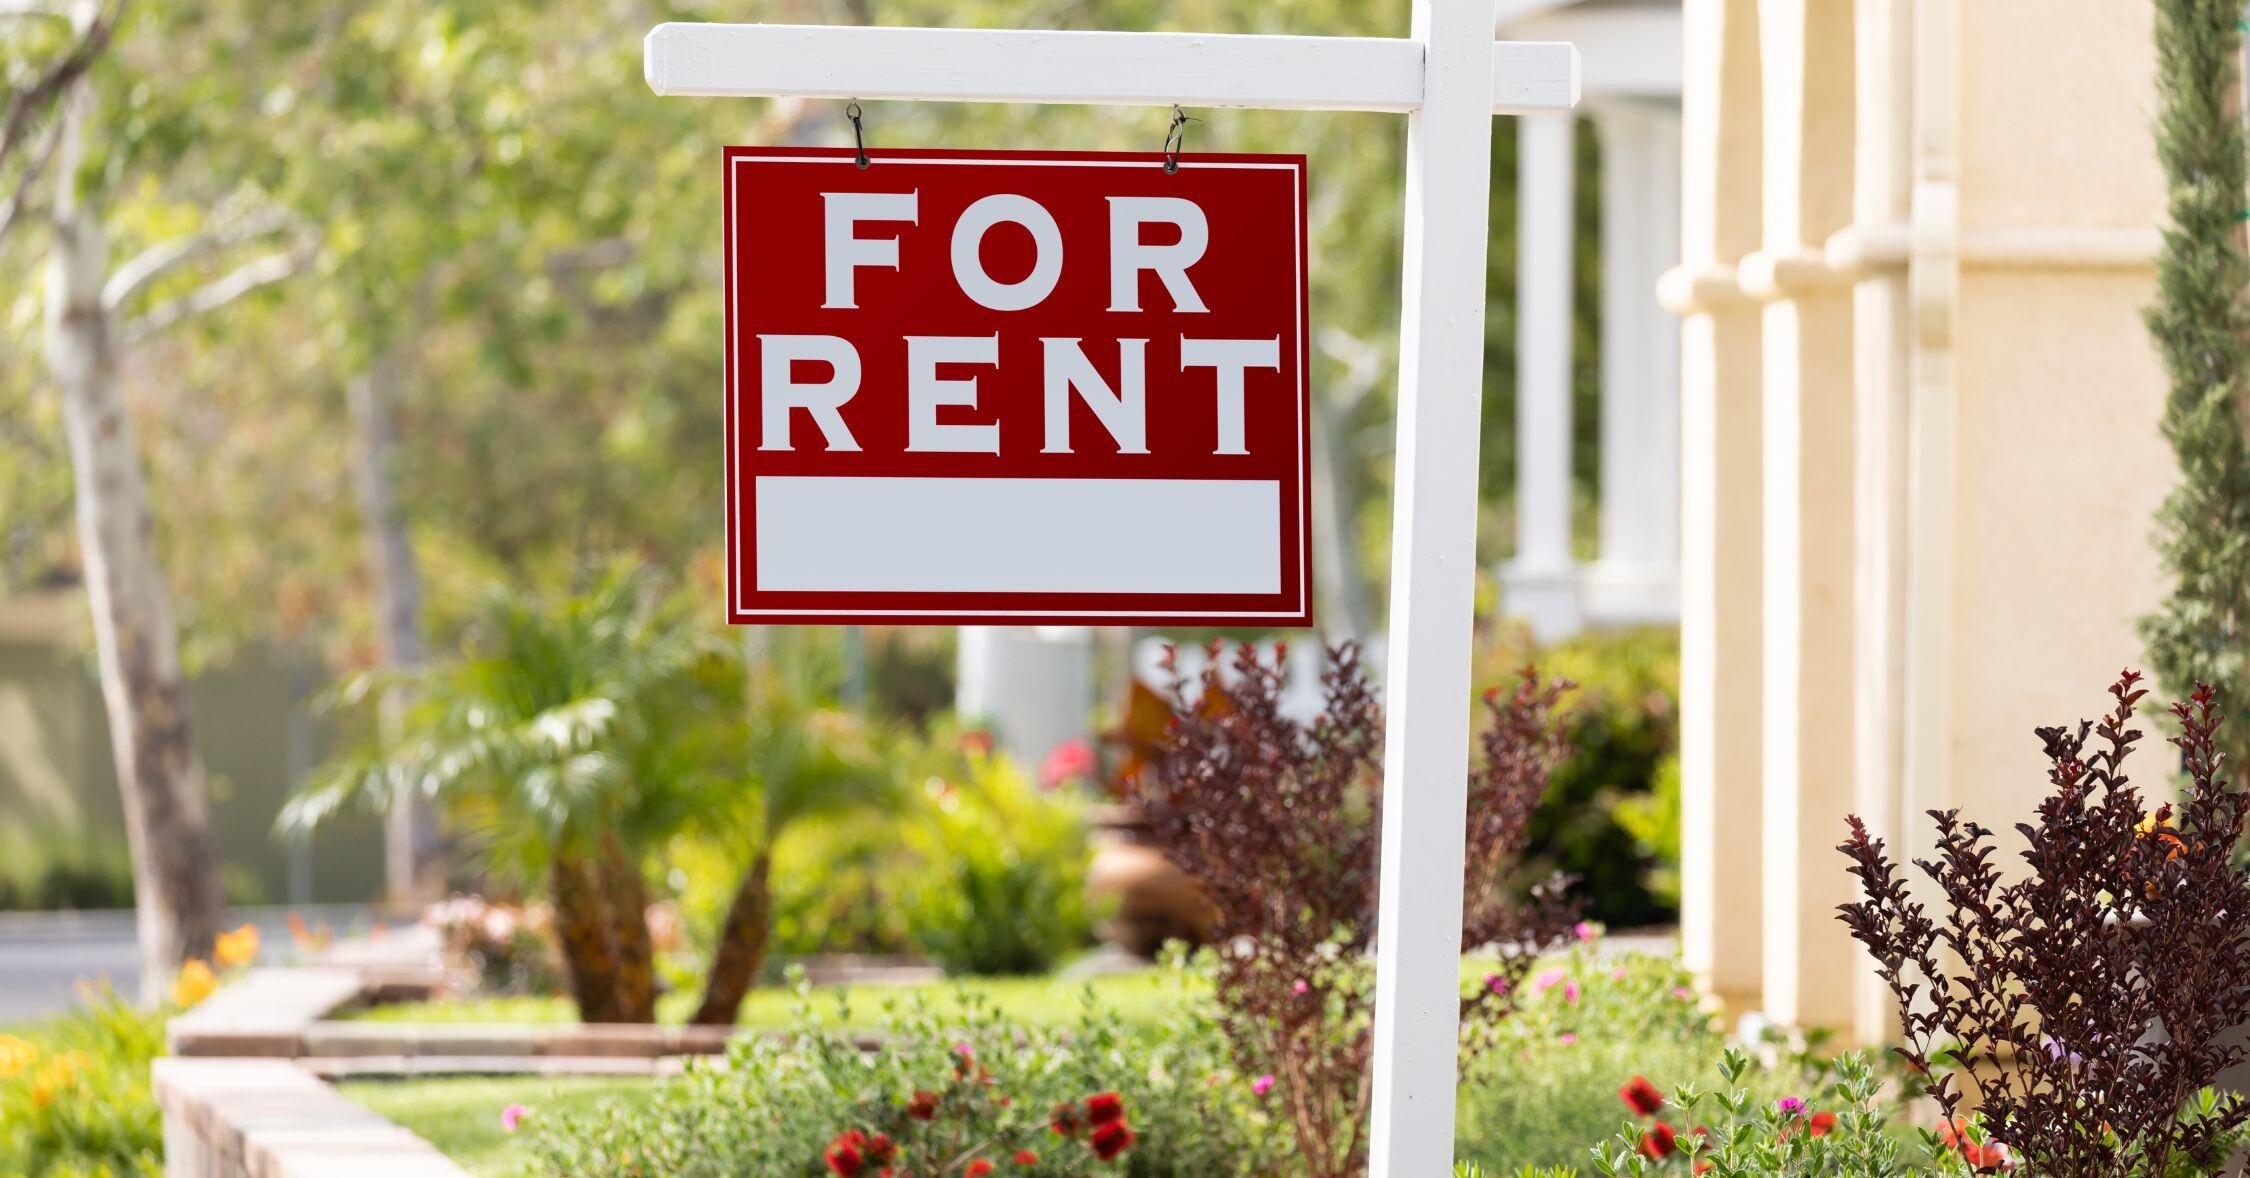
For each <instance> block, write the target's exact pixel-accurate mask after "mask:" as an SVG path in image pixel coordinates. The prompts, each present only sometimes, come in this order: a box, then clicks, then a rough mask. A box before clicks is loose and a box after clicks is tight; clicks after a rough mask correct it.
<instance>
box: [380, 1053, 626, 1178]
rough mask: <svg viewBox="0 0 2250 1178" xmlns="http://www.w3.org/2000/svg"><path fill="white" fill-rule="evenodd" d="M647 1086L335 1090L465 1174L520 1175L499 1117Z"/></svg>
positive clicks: (601, 1080) (507, 1080)
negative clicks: (507, 1111)
mask: <svg viewBox="0 0 2250 1178" xmlns="http://www.w3.org/2000/svg"><path fill="white" fill-rule="evenodd" d="M652 1083H654V1081H653V1080H649V1079H646V1078H640V1077H633V1078H619V1077H610V1076H602V1077H552V1076H450V1077H445V1078H441V1079H421V1080H395V1081H394V1080H347V1081H345V1082H343V1083H341V1084H338V1085H336V1090H337V1091H338V1092H341V1093H343V1094H344V1095H345V1096H347V1097H349V1098H351V1099H352V1100H355V1101H357V1102H359V1103H360V1104H362V1105H365V1106H366V1107H367V1108H369V1109H372V1110H374V1111H375V1112H377V1113H380V1114H382V1115H383V1116H385V1117H388V1118H389V1119H390V1120H392V1121H394V1122H396V1123H398V1124H400V1125H403V1126H405V1127H406V1128H408V1129H411V1130H413V1131H414V1132H415V1133H417V1134H419V1135H421V1136H422V1137H423V1138H424V1139H426V1140H428V1141H429V1142H430V1144H432V1145H435V1146H437V1147H438V1148H439V1149H441V1150H443V1151H445V1154H446V1156H447V1157H450V1158H452V1159H453V1160H454V1161H455V1162H458V1163H460V1165H461V1167H462V1168H463V1169H465V1170H468V1171H469V1172H470V1173H472V1174H482V1175H502V1174H506V1175H516V1174H522V1173H524V1172H525V1167H524V1162H523V1159H522V1158H520V1157H517V1156H515V1153H514V1151H513V1149H512V1147H513V1145H514V1141H513V1140H512V1139H511V1138H510V1137H509V1135H508V1132H507V1130H505V1129H503V1128H502V1127H501V1125H500V1110H502V1109H504V1108H506V1107H508V1106H509V1105H511V1104H520V1105H523V1106H525V1107H526V1108H530V1109H532V1110H534V1111H533V1113H532V1115H533V1116H558V1115H562V1114H565V1113H575V1112H584V1111H588V1110H591V1109H593V1108H595V1107H596V1106H598V1105H600V1104H601V1102H602V1101H604V1100H606V1099H608V1098H610V1097H613V1096H614V1097H627V1098H629V1097H632V1096H635V1095H638V1094H639V1093H642V1092H645V1091H647V1089H648V1086H649V1085H650V1084H652Z"/></svg>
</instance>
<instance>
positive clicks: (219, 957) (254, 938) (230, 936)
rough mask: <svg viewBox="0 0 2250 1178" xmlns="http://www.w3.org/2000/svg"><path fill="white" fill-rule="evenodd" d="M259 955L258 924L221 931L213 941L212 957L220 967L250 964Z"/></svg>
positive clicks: (228, 967)
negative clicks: (229, 931) (230, 930)
mask: <svg viewBox="0 0 2250 1178" xmlns="http://www.w3.org/2000/svg"><path fill="white" fill-rule="evenodd" d="M257 956H258V926H257V925H254V924H245V925H243V926H242V927H241V928H238V929H236V930H234V931H233V932H231V933H220V934H219V935H218V936H217V937H216V938H214V939H213V940H212V942H211V959H212V960H213V961H216V962H217V963H218V965H219V968H220V969H232V968H234V967H235V966H238V965H248V964H249V963H250V962H251V961H253V960H255V959H256V958H257Z"/></svg>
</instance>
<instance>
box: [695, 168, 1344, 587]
mask: <svg viewBox="0 0 2250 1178" xmlns="http://www.w3.org/2000/svg"><path fill="white" fill-rule="evenodd" d="M732 162H733V163H734V164H736V165H740V164H760V163H762V164H831V165H833V164H853V163H855V161H854V160H853V159H852V157H850V156H805V155H738V156H734V157H732ZM876 162H877V163H886V162H887V163H902V164H950V165H959V166H965V167H1039V168H1056V167H1079V168H1147V167H1152V166H1155V165H1153V164H1151V163H1150V162H1149V161H1147V160H1077V159H1002V158H990V157H988V158H984V159H953V158H946V157H937V156H908V155H889V154H886V155H883V156H881V157H880V158H879V159H878V160H877V161H876ZM1179 166H1180V167H1181V168H1183V169H1184V168H1206V169H1233V170H1237V171H1286V172H1289V173H1291V175H1290V181H1289V190H1290V195H1291V197H1293V198H1294V199H1292V200H1291V201H1290V202H1289V216H1290V219H1291V222H1292V224H1291V228H1292V229H1294V230H1295V232H1294V233H1293V234H1292V241H1293V243H1294V244H1293V245H1292V246H1291V248H1292V249H1294V250H1295V251H1296V254H1297V305H1298V307H1299V308H1302V309H1303V310H1302V312H1301V313H1300V314H1298V315H1294V316H1291V318H1290V328H1289V330H1290V334H1291V335H1292V337H1294V342H1295V343H1296V345H1297V350H1296V353H1295V355H1296V357H1297V447H1296V454H1297V479H1296V483H1297V512H1298V514H1297V521H1298V522H1297V530H1298V534H1299V536H1300V538H1301V542H1302V543H1303V544H1304V546H1305V550H1304V551H1302V552H1299V553H1298V554H1297V564H1298V573H1299V575H1298V578H1297V608H1296V609H1295V610H1203V609H1197V610H1186V609H1183V610H1178V611H1173V612H1177V613H1179V614H1180V615H1181V616H1183V617H1194V618H1239V619H1241V620H1244V621H1262V620H1268V619H1273V618H1299V617H1303V616H1305V614H1306V613H1307V612H1308V607H1309V605H1310V602H1309V600H1308V599H1309V597H1310V595H1311V593H1312V551H1311V546H1310V539H1309V537H1310V536H1311V530H1312V529H1311V522H1312V503H1311V499H1310V487H1311V483H1312V472H1311V470H1310V469H1309V468H1308V467H1307V466H1306V463H1307V461H1308V459H1307V452H1308V450H1309V448H1310V446H1311V444H1312V443H1311V438H1310V437H1309V436H1307V433H1306V430H1307V425H1306V421H1305V408H1306V406H1307V405H1308V404H1310V398H1311V396H1312V393H1311V389H1310V388H1309V385H1308V382H1309V381H1311V379H1312V374H1311V373H1310V372H1308V371H1307V369H1308V368H1309V367H1310V364H1309V363H1308V361H1309V356H1308V355H1307V351H1308V349H1307V345H1306V341H1305V339H1304V331H1305V326H1306V317H1307V316H1309V315H1310V314H1311V290H1310V289H1309V287H1308V286H1307V283H1306V274H1305V226H1304V210H1305V194H1304V184H1305V167H1304V165H1303V164H1302V163H1257V162H1252V161H1248V160H1240V161H1228V160H1194V159H1183V160H1180V161H1179ZM728 180H729V182H728V184H727V210H726V218H727V226H728V228H729V229H730V230H732V229H733V227H734V225H735V216H734V195H735V193H736V191H737V190H739V189H740V187H741V182H740V180H739V179H738V178H736V177H731V176H730V177H729V178H728ZM743 249H744V243H742V242H739V241H738V242H736V244H735V252H736V254H737V257H736V258H735V259H730V261H737V260H739V257H740V255H741V253H742V252H743ZM743 269H744V268H743V267H741V266H735V267H733V269H732V273H733V275H734V278H733V280H732V281H733V289H730V290H729V291H728V292H727V294H728V298H729V300H730V301H731V302H732V304H733V306H735V307H736V308H739V307H740V306H741V305H742V303H741V286H742V271H743ZM727 333H728V340H727V346H728V348H729V349H731V350H732V351H733V353H734V355H735V356H736V357H737V358H738V359H739V358H740V357H741V356H742V354H743V353H742V347H741V344H742V338H741V336H742V332H741V323H740V316H739V315H734V316H730V317H729V322H728V323H727ZM734 384H735V387H736V388H740V387H741V384H742V374H741V373H740V372H737V373H735V375H734ZM734 391H735V390H734V389H729V390H727V395H728V396H730V397H731V396H733V395H734ZM731 408H732V406H730V410H731ZM729 421H730V422H731V421H732V417H731V415H730V417H729ZM730 435H731V431H730ZM734 451H735V439H734V437H732V436H729V437H728V438H727V491H728V493H727V496H726V500H727V505H726V506H727V518H726V526H727V535H728V536H729V537H730V538H732V537H734V536H735V534H736V533H735V517H734V508H735V502H734V501H735V495H734V488H735V487H737V486H738V485H739V483H738V482H737V481H736V480H737V477H738V476H737V472H736V471H735V464H734ZM739 561H740V557H739V556H736V555H733V554H732V552H731V549H730V555H729V559H728V564H729V565H730V567H729V568H728V570H727V583H728V584H729V585H731V586H733V591H734V593H735V594H736V596H735V598H734V600H732V601H731V602H729V603H728V604H729V605H730V606H731V607H732V608H733V611H734V616H736V617H797V616H801V615H803V614H804V613H805V612H806V611H804V610H803V609H752V608H749V607H747V606H745V605H743V604H742V599H741V597H740V594H741V592H742V589H743V586H742V585H741V584H740V583H739V579H738V578H737V577H736V575H735V574H736V571H737V569H736V568H735V567H731V566H736V565H738V563H739ZM849 612H850V613H851V614H852V615H853V616H855V617H884V618H923V617H947V618H950V617H959V616H961V615H962V614H964V613H974V614H976V615H978V616H980V617H987V618H1157V617H1162V616H1164V614H1165V613H1166V612H1167V611H1166V610H1165V609H1163V608H1161V607H1159V608H1155V609H1126V610H1116V609H1111V610H1102V609H1017V610H1008V609H976V610H961V609H897V608H891V609H883V608H865V609H862V608H856V607H855V608H854V609H852V610H850V611H849Z"/></svg>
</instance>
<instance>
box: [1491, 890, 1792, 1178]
mask: <svg viewBox="0 0 2250 1178" xmlns="http://www.w3.org/2000/svg"><path fill="white" fill-rule="evenodd" d="M1586 931H1587V934H1588V936H1587V937H1586V939H1583V940H1580V941H1578V942H1576V943H1575V944H1574V945H1573V947H1572V948H1571V950H1570V951H1569V952H1568V953H1564V954H1561V955H1558V956H1552V957H1548V958H1544V959H1542V960H1541V961H1540V962H1539V964H1538V966H1537V967H1536V968H1535V969H1534V971H1533V972H1532V973H1531V975H1530V976H1529V979H1528V981H1527V982H1526V984H1525V987H1524V990H1523V996H1522V999H1521V1000H1520V1001H1519V1002H1518V1004H1517V1006H1516V1010H1515V1012H1514V1014H1513V1015H1511V1016H1510V1017H1509V1018H1508V1020H1507V1021H1505V1022H1503V1023H1500V1024H1499V1025H1498V1028H1497V1034H1496V1036H1495V1038H1494V1040H1493V1042H1492V1044H1491V1046H1490V1048H1489V1049H1488V1050H1485V1051H1483V1052H1480V1053H1478V1054H1477V1055H1476V1056H1475V1057H1474V1058H1471V1059H1468V1060H1466V1061H1464V1064H1463V1067H1462V1071H1461V1089H1460V1101H1459V1108H1458V1113H1457V1128H1456V1131H1455V1138H1456V1143H1457V1144H1456V1149H1457V1152H1458V1154H1459V1156H1461V1157H1462V1158H1463V1159H1467V1160H1474V1161H1478V1162H1482V1163H1484V1164H1485V1165H1486V1166H1487V1167H1490V1168H1492V1169H1493V1170H1494V1171H1495V1172H1496V1173H1497V1172H1503V1171H1504V1172H1508V1173H1513V1172H1514V1169H1515V1167H1517V1166H1521V1165H1524V1164H1527V1163H1528V1164H1534V1165H1550V1166H1551V1165H1562V1164H1567V1163H1582V1162H1584V1161H1585V1160H1586V1146H1587V1145H1588V1144H1589V1143H1591V1142H1593V1141H1596V1140H1598V1139H1600V1138H1601V1137H1603V1136H1605V1135H1607V1134H1608V1133H1610V1132H1611V1131H1612V1130H1613V1129H1614V1128H1615V1127H1616V1124H1617V1118H1618V1112H1619V1105H1618V1103H1617V1096H1616V1093H1617V1086H1618V1084H1619V1083H1620V1082H1621V1081H1622V1080H1623V1078H1624V1077H1627V1076H1632V1075H1635V1074H1645V1075H1647V1076H1650V1077H1653V1078H1654V1079H1655V1080H1656V1081H1657V1082H1659V1083H1662V1084H1666V1085H1670V1084H1675V1083H1679V1082H1681V1081H1685V1080H1690V1079H1694V1078H1696V1077H1698V1076H1701V1075H1703V1074H1705V1073H1706V1072H1707V1071H1708V1070H1709V1068H1710V1063H1711V1060H1712V1059H1713V1058H1715V1057H1716V1056H1717V1055H1718V1054H1719V1052H1720V1050H1721V1049H1722V1048H1723V1047H1724V1046H1725V1040H1724V1038H1723V1037H1722V1035H1721V1034H1720V1031H1719V1028H1718V1027H1717V1025H1716V1020H1715V1019H1714V1018H1713V1017H1712V1016H1711V1014H1710V1013H1709V1012H1707V1011H1706V1010H1704V1008H1703V1006H1702V1005H1701V1003H1700V1002H1699V1001H1698V999H1697V997H1696V995H1695V992H1694V991H1693V990H1692V989H1691V988H1690V987H1691V985H1692V981H1693V979H1692V978H1691V977H1690V976H1689V975H1688V973H1687V971H1686V970H1684V969H1682V968H1681V967H1680V965H1679V963H1678V962H1677V961H1674V960H1672V959H1669V958H1660V957H1650V956H1645V955H1642V954H1616V955H1612V954H1605V953H1603V952H1601V941H1600V940H1599V939H1598V938H1597V937H1595V936H1593V935H1592V934H1593V933H1594V930H1593V929H1590V928H1589V929H1588V930H1586ZM1773 1094H1774V1095H1775V1096H1779V1095H1782V1092H1781V1091H1780V1090H1778V1088H1777V1089H1776V1090H1775V1091H1774V1093H1773Z"/></svg>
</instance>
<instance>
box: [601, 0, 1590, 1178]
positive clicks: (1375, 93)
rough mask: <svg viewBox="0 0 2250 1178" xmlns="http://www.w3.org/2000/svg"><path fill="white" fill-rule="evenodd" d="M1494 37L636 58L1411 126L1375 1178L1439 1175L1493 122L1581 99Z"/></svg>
mask: <svg viewBox="0 0 2250 1178" xmlns="http://www.w3.org/2000/svg"><path fill="white" fill-rule="evenodd" d="M1492 33H1493V0H1415V3H1414V17H1413V27H1412V30H1411V35H1410V36H1408V37H1406V38H1404V39H1399V38H1387V37H1284V36H1241V35H1202V34H1193V33H1112V32H1031V31H1015V30H972V29H905V28H860V27H829V26H806V25H726V24H664V25H658V26H657V27H656V28H655V29H654V30H652V31H651V32H650V33H649V35H648V41H647V45H646V71H647V76H648V83H649V86H650V87H651V88H652V89H654V90H655V91H656V92H657V93H658V94H664V95H700V96H712V97H737V98H745V97H783V96H793V97H799V98H832V99H838V100H843V99H854V98H856V99H862V100H877V99H889V100H924V101H937V102H1038V103H1079V104H1096V105H1110V106H1153V107H1166V106H1170V105H1172V104H1175V103H1176V104H1179V105H1181V106H1185V107H1259V108H1267V109H1280V110H1357V111H1387V112H1392V113H1398V114H1404V115H1406V116H1407V154H1406V251H1405V255H1406V256H1405V281H1404V290H1403V294H1402V297H1401V299H1400V302H1399V307H1400V320H1399V392H1398V440H1397V457H1396V462H1397V473H1396V477H1395V480H1394V487H1395V490H1394V492H1393V504H1392V510H1393V524H1392V537H1393V539H1392V546H1391V620H1390V646H1389V666H1388V667H1387V668H1386V670H1385V674H1384V681H1385V683H1386V684H1387V690H1388V693H1389V709H1388V714H1389V726H1388V729H1387V731H1386V733H1385V737H1384V739H1385V746H1384V760H1383V780H1384V782H1385V789H1384V795H1383V851H1382V854H1383V863H1382V897H1381V906H1380V907H1381V922H1382V924H1381V935H1380V939H1379V946H1380V948H1379V950H1378V958H1377V978H1376V990H1375V1092H1374V1107H1373V1110H1372V1115H1373V1126H1372V1137H1371V1141H1372V1143H1373V1152H1372V1159H1371V1160H1372V1165H1371V1167H1370V1169H1371V1172H1372V1173H1373V1174H1376V1175H1379V1176H1383V1178H1433V1176H1436V1175H1443V1174H1449V1173H1451V1172H1452V1167H1453V1101H1454V1084H1455V1080H1456V1075H1455V1072H1456V1064H1457V1056H1458V1037H1459V1025H1458V1024H1459V1018H1460V996H1459V991H1460V977H1459V970H1460V964H1459V963H1460V939H1461V885H1462V843H1463V836H1464V833H1465V828H1466V809H1467V783H1468V747H1469V708H1470V701H1469V640H1470V621H1471V612H1472V603H1471V593H1472V589H1473V585H1474V581H1475V576H1476V512H1477V417H1478V410H1479V401H1480V393H1481V391H1482V388H1483V371H1484V295H1485V290H1484V276H1485V245H1486V240H1485V239H1486V225H1487V218H1488V214H1489V202H1490V191H1489V188H1490V182H1491V170H1492V168H1491V135H1492V127H1491V123H1490V119H1491V117H1492V116H1493V115H1494V114H1533V113H1542V112H1552V111H1565V110H1569V109H1570V108H1571V107H1573V106H1575V105H1576V104H1577V101H1578V55H1577V51H1576V50H1575V49H1573V48H1572V47H1571V46H1570V45H1567V44H1539V43H1525V42H1498V43H1495V42H1494V41H1493V39H1492Z"/></svg>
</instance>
